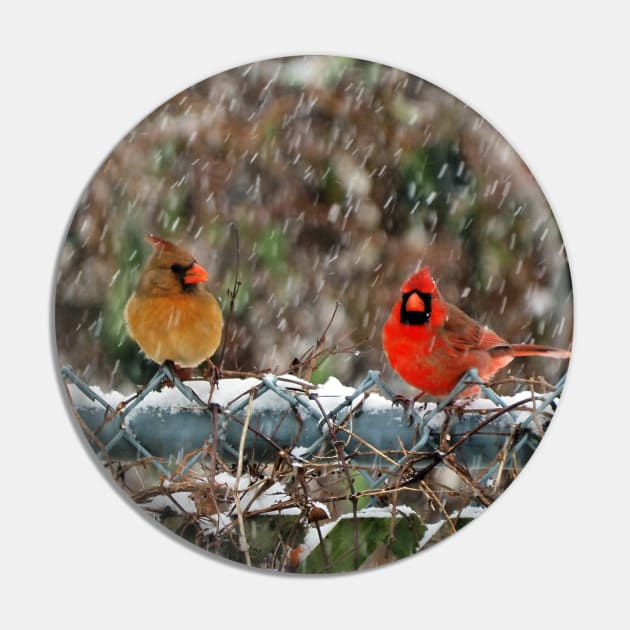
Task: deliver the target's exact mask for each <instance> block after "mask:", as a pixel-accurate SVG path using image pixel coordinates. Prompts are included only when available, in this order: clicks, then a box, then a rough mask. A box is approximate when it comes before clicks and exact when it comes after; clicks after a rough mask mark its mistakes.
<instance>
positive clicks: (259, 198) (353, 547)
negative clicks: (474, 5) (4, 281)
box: [55, 56, 573, 573]
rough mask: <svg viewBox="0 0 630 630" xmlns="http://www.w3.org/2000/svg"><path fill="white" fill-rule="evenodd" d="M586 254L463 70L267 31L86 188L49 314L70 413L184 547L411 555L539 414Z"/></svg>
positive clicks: (562, 348) (294, 559)
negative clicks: (268, 47)
mask: <svg viewBox="0 0 630 630" xmlns="http://www.w3.org/2000/svg"><path fill="white" fill-rule="evenodd" d="M572 313H573V306H572V293H571V281H570V274H569V267H568V263H567V258H566V254H565V250H564V246H563V243H562V238H561V236H560V233H559V230H558V226H557V224H556V222H555V220H554V217H553V214H552V212H551V209H550V208H549V205H548V203H547V201H546V199H545V197H544V195H543V193H542V192H541V190H540V188H539V186H538V185H537V183H536V181H535V179H534V178H533V176H532V174H531V172H530V171H529V169H528V168H527V166H526V165H525V164H524V163H523V161H522V160H521V159H520V158H519V156H518V155H517V154H516V153H515V152H514V150H513V149H512V148H511V147H510V145H509V144H508V143H507V142H506V141H505V139H504V138H503V137H502V136H501V135H499V134H498V133H497V131H496V130H495V129H494V128H493V127H492V126H491V125H490V124H488V123H487V122H486V121H485V120H484V119H483V118H481V117H480V116H479V115H478V114H476V113H475V112H474V110H472V109H470V108H469V107H467V106H466V105H464V104H463V103H462V102H461V101H459V100H458V99H456V98H454V97H453V96H451V95H450V94H448V93H446V92H445V91H444V90H442V89H440V88H438V87H437V86H435V85H432V84H431V83H428V82H426V81H423V80H422V79H420V78H418V77H415V76H412V75H410V74H407V73H405V72H402V71H400V70H396V69H394V68H390V67H386V66H383V65H380V64H377V63H372V62H367V61H361V60H355V59H345V58H338V57H326V56H314V57H292V58H284V59H272V60H265V61H260V62H257V63H252V64H250V65H247V66H244V67H240V68H235V69H233V70H229V71H227V72H224V73H221V74H219V75H216V76H213V77H211V78H209V79H207V80H205V81H202V82H201V83H198V84H196V85H194V86H192V87H190V88H189V89H187V90H184V91H183V92H182V93H180V94H178V95H176V96H174V97H172V98H170V99H169V100H168V101H167V102H166V103H164V105H162V106H160V107H159V108H157V109H156V110H155V111H154V112H152V113H151V114H150V115H149V116H147V117H146V118H145V119H144V120H142V121H141V122H140V123H139V124H137V125H136V126H135V127H134V128H133V129H132V130H131V131H130V132H129V133H128V134H127V135H126V136H125V137H124V138H123V139H122V140H121V141H120V142H119V143H118V144H117V145H116V146H115V147H114V149H113V151H112V152H111V153H110V155H109V156H107V158H106V159H105V161H104V162H103V164H102V165H101V166H100V167H99V168H98V170H97V171H96V174H95V175H94V177H93V178H92V180H91V181H90V182H89V183H88V185H87V187H86V189H85V191H84V193H83V195H82V196H81V198H80V200H79V203H78V204H77V207H76V209H75V210H74V215H73V219H72V222H71V224H70V227H69V230H68V234H67V237H66V240H65V242H64V244H63V247H62V252H61V256H60V259H59V263H58V282H57V287H56V305H55V330H56V338H57V349H58V358H59V369H60V373H61V376H62V379H63V382H64V385H65V386H66V388H65V389H66V391H67V394H68V398H69V403H70V405H71V407H72V411H73V413H72V414H71V420H72V422H73V423H75V424H76V426H77V428H78V429H79V431H80V433H81V434H82V435H83V436H84V438H85V443H86V444H87V445H88V447H89V448H90V449H91V450H92V451H93V453H94V457H95V461H96V462H97V464H98V465H99V466H103V467H104V468H105V469H106V471H107V474H108V475H111V477H112V480H113V483H115V484H117V485H118V486H120V488H121V489H122V491H123V492H124V493H125V494H127V495H128V496H129V497H130V499H131V500H132V501H133V503H134V504H135V505H136V506H137V507H138V509H139V510H142V511H144V512H146V513H147V514H149V515H150V516H151V518H153V519H154V520H155V521H156V522H157V523H159V524H160V525H161V526H163V527H165V528H167V529H169V530H170V531H172V532H175V533H176V534H177V535H179V536H181V538H182V539H184V540H186V541H188V543H189V544H190V545H191V546H192V547H193V548H197V549H200V550H203V551H204V552H209V555H210V556H212V555H213V556H219V557H222V558H227V559H229V560H233V561H235V562H239V563H243V564H245V565H248V566H253V567H259V568H265V569H270V570H273V571H280V572H297V573H337V572H343V571H354V570H359V569H364V568H367V567H375V566H379V565H382V564H385V563H388V562H391V561H393V560H397V559H401V558H405V557H408V556H411V555H414V554H416V553H418V552H420V551H422V550H423V549H426V548H428V547H430V546H432V545H434V544H436V543H437V542H438V541H440V540H442V539H444V538H447V537H448V536H450V535H451V534H453V533H455V532H456V531H457V530H458V529H460V528H461V527H462V526H464V525H465V524H467V523H469V522H471V521H472V520H474V519H475V518H477V517H478V516H479V515H480V514H482V513H483V512H484V511H485V510H487V508H488V507H490V506H491V505H492V504H493V502H494V501H495V500H496V499H497V498H498V497H499V496H500V495H501V494H502V492H503V491H504V490H505V489H506V488H507V487H508V486H509V485H510V484H511V482H512V481H513V479H514V478H515V477H516V476H517V475H518V474H519V472H520V471H521V469H522V468H523V466H524V465H525V464H527V462H528V460H529V458H530V456H531V455H532V453H533V452H534V450H535V449H536V448H537V447H538V444H539V443H540V441H541V439H542V438H543V437H544V435H545V432H546V430H547V427H548V425H549V423H550V421H551V420H552V418H553V414H554V413H555V410H556V407H557V404H558V399H559V397H560V395H561V393H562V389H563V384H564V375H565V373H566V370H567V359H568V357H569V351H570V346H571V335H572Z"/></svg>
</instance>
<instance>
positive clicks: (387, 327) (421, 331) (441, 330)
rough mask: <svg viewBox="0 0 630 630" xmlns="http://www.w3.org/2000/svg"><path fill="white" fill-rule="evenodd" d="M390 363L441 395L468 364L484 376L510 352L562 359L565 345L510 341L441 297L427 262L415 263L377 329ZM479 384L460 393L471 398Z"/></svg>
mask: <svg viewBox="0 0 630 630" xmlns="http://www.w3.org/2000/svg"><path fill="white" fill-rule="evenodd" d="M382 342H383V349H384V351H385V355H386V356H387V360H388V362H389V364H390V365H391V367H392V369H393V370H394V371H395V372H396V373H397V374H398V375H399V376H400V377H401V378H402V379H403V380H405V381H406V382H407V383H408V384H409V385H411V386H413V387H414V388H416V389H419V390H420V391H421V392H424V393H426V394H429V395H430V396H434V397H437V398H441V397H445V396H447V395H448V394H449V393H450V392H451V391H452V390H453V388H454V387H455V386H456V385H457V383H458V382H459V381H460V379H461V378H462V376H464V374H465V373H466V372H467V371H468V370H470V369H471V368H476V369H477V373H478V375H479V377H480V379H481V380H482V381H484V382H488V381H489V380H490V379H491V378H492V377H493V376H494V375H495V374H496V373H497V372H498V371H499V370H500V369H502V368H504V367H505V366H506V365H508V364H509V363H510V362H511V361H512V360H513V359H514V358H515V357H526V356H545V357H552V358H554V359H567V358H569V357H570V355H571V353H570V351H569V350H561V349H559V348H552V347H549V346H539V345H535V344H523V343H510V342H508V341H506V340H505V339H503V338H502V337H500V336H499V335H497V333H495V332H494V331H493V330H490V328H488V327H486V326H482V325H481V324H479V323H478V322H476V321H475V320H474V319H473V318H472V317H470V316H468V315H467V314H466V313H465V312H464V311H462V310H461V309H460V308H458V307H457V306H455V305H454V304H450V303H449V302H447V301H446V300H445V299H444V298H443V297H442V295H441V293H440V291H439V290H438V288H437V286H436V283H435V281H434V279H433V277H432V276H431V271H430V269H429V267H426V266H425V267H421V268H420V269H419V270H418V271H416V272H415V273H413V274H412V275H411V276H410V277H409V278H408V279H407V280H406V282H405V283H404V284H403V285H402V287H401V295H400V298H399V299H398V300H397V301H396V303H395V304H394V306H393V308H392V310H391V312H390V314H389V317H388V318H387V320H386V322H385V324H384V326H383V331H382ZM479 391H480V388H479V386H478V385H473V386H469V387H467V388H465V389H464V390H463V391H462V392H461V394H460V397H461V398H474V397H475V396H476V395H478V393H479Z"/></svg>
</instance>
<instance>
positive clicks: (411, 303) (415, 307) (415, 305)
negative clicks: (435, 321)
mask: <svg viewBox="0 0 630 630" xmlns="http://www.w3.org/2000/svg"><path fill="white" fill-rule="evenodd" d="M406 308H407V310H408V311H419V312H424V310H425V309H424V302H423V301H422V298H421V297H420V296H419V295H418V294H417V293H412V294H411V295H410V296H409V299H408V300H407V304H406Z"/></svg>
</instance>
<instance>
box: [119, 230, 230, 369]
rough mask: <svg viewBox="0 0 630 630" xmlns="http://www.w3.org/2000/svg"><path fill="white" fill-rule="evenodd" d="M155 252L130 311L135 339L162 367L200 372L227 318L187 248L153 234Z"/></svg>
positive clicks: (129, 322) (128, 318)
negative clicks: (199, 366)
mask: <svg viewBox="0 0 630 630" xmlns="http://www.w3.org/2000/svg"><path fill="white" fill-rule="evenodd" d="M147 240H148V241H149V243H151V244H152V245H153V247H154V248H155V249H154V250H153V254H152V255H151V257H150V258H149V260H148V261H147V263H146V265H145V267H144V269H143V271H142V275H141V276H140V280H139V282H138V286H137V287H136V290H135V291H134V292H133V293H132V295H131V297H130V298H129V301H128V302H127V306H126V307H125V320H126V322H127V329H128V331H129V335H130V336H131V337H132V338H133V339H134V340H135V341H136V342H137V343H138V345H139V346H140V347H141V348H142V350H143V352H144V354H145V355H146V356H147V357H148V358H149V359H152V360H153V361H155V362H156V363H159V364H162V363H164V362H165V361H172V362H173V363H174V364H175V365H176V366H178V367H182V368H189V367H195V366H197V365H199V364H200V363H201V362H202V361H204V360H205V359H208V358H209V357H210V356H212V354H214V352H215V350H216V349H217V347H218V346H219V342H220V341H221V330H222V328H223V316H222V315H221V309H220V308H219V305H218V304H217V301H216V300H215V299H214V296H213V295H212V294H211V293H209V292H208V291H206V289H205V288H204V287H203V283H204V282H206V281H207V280H208V274H207V272H206V270H205V269H204V268H203V267H202V266H201V265H200V264H199V263H197V262H196V261H195V259H194V258H193V256H192V254H190V253H189V252H188V251H186V250H185V249H184V248H183V247H179V246H177V245H175V244H174V243H171V242H169V241H166V240H164V239H161V238H158V237H157V236H153V235H152V234H149V236H147Z"/></svg>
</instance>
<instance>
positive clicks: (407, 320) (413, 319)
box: [400, 289, 431, 326]
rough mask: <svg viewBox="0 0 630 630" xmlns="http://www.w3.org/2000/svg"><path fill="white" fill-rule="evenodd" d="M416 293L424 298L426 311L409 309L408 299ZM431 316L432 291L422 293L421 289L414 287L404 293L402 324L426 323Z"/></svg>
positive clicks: (401, 308)
mask: <svg viewBox="0 0 630 630" xmlns="http://www.w3.org/2000/svg"><path fill="white" fill-rule="evenodd" d="M414 293H415V294H416V295H417V296H418V297H419V298H420V299H421V300H422V302H423V304H424V311H408V310H407V301H408V300H409V298H410V297H411V296H412V295H413V294H414ZM429 317H431V294H430V293H422V292H421V291H418V290H417V289H414V290H413V291H408V292H407V293H403V294H402V305H401V307H400V323H401V324H410V325H412V326H415V325H421V324H426V323H427V322H428V321H429Z"/></svg>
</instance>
